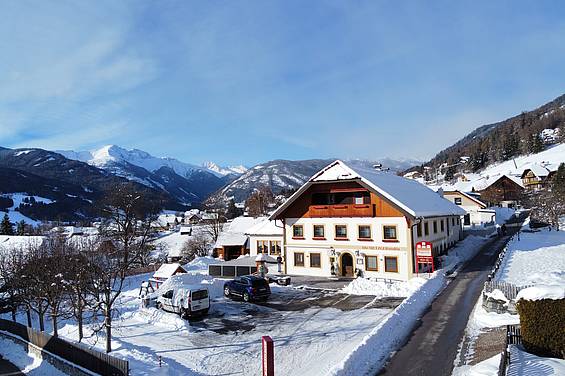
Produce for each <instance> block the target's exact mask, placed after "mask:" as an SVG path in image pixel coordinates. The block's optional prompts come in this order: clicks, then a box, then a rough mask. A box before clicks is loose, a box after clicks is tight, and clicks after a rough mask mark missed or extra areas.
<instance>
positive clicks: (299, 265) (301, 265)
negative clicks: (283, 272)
mask: <svg viewBox="0 0 565 376" xmlns="http://www.w3.org/2000/svg"><path fill="white" fill-rule="evenodd" d="M292 254H293V257H292V258H293V261H294V263H293V265H294V266H295V267H301V268H302V267H304V266H305V260H304V252H293V253H292ZM298 255H301V256H302V264H297V263H296V256H298Z"/></svg>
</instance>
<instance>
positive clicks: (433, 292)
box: [330, 236, 488, 376]
mask: <svg viewBox="0 0 565 376" xmlns="http://www.w3.org/2000/svg"><path fill="white" fill-rule="evenodd" d="M487 240H488V238H483V237H479V236H468V237H467V238H465V239H464V240H463V241H461V242H460V243H458V244H457V246H456V247H455V248H453V249H452V250H451V251H450V252H449V255H448V256H447V257H446V258H445V260H444V268H442V269H440V270H436V271H435V272H434V273H432V274H431V275H429V277H428V279H425V278H417V280H416V281H415V282H412V281H408V282H399V284H405V287H404V288H403V289H404V291H405V292H408V291H409V290H410V289H414V290H413V291H412V294H411V295H408V298H407V299H406V300H404V301H403V302H402V303H401V304H400V305H399V306H398V307H397V308H396V309H395V310H394V312H393V313H392V314H391V315H388V316H387V318H386V319H385V320H383V321H382V322H381V323H380V324H379V325H378V326H376V327H375V328H374V329H373V330H372V331H371V333H369V334H368V335H367V336H366V337H365V338H364V339H363V341H362V342H361V344H360V345H359V346H357V348H355V350H354V351H353V352H351V353H350V354H349V355H348V356H347V357H346V358H345V359H344V360H343V361H341V362H339V363H338V364H337V365H336V366H335V367H333V368H332V370H331V372H330V374H331V375H335V376H347V375H367V374H375V373H377V372H378V371H379V369H381V368H382V367H383V366H384V364H385V363H386V361H387V359H388V357H389V356H390V354H391V353H392V352H394V351H396V350H398V349H399V348H400V347H401V346H402V344H403V343H404V341H405V340H406V338H407V337H408V336H409V335H410V333H411V332H412V328H413V327H414V325H416V323H417V320H418V319H419V318H420V317H421V316H422V315H423V314H424V312H425V311H426V309H427V308H428V306H429V305H430V304H431V303H432V302H433V300H434V299H435V297H436V296H437V294H439V293H440V292H441V291H442V290H443V289H444V288H445V286H446V285H447V281H446V277H445V272H446V271H447V270H451V269H453V268H455V267H456V266H458V265H460V264H462V263H464V262H466V261H468V260H470V259H471V258H473V257H474V256H475V255H476V254H477V252H478V251H479V250H480V249H481V247H482V246H483V245H484V244H485V243H486V242H487ZM372 282H373V281H370V283H365V282H361V281H358V279H357V280H355V281H353V282H352V283H351V284H350V285H348V286H346V287H345V289H349V290H351V291H366V292H367V293H370V292H373V293H374V295H377V296H385V295H384V294H386V293H389V292H392V293H396V292H397V291H399V290H400V289H401V288H400V287H399V286H398V285H397V286H396V287H395V288H394V289H387V288H386V287H384V286H382V285H380V284H373V283H372Z"/></svg>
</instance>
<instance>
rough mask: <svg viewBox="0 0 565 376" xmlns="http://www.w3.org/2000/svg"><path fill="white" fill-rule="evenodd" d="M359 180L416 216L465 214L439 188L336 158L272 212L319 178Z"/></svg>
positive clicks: (323, 180) (321, 179)
mask: <svg viewBox="0 0 565 376" xmlns="http://www.w3.org/2000/svg"><path fill="white" fill-rule="evenodd" d="M352 180H357V181H360V182H361V183H363V184H365V185H366V186H367V187H368V188H370V189H372V190H373V191H375V192H376V193H378V194H380V195H381V196H383V197H385V198H387V199H388V200H390V201H391V202H392V203H393V204H395V205H397V206H398V207H399V208H401V209H402V210H403V211H405V212H406V213H408V214H410V215H412V216H413V217H433V216H442V215H465V213H466V212H465V210H463V209H461V208H460V207H459V206H457V205H455V204H453V203H451V202H449V201H448V200H446V199H444V198H443V197H441V196H439V195H438V194H437V193H436V192H434V191H432V190H431V189H429V188H428V187H426V186H424V185H423V184H420V183H418V182H417V181H414V180H410V179H406V178H404V177H400V176H397V175H394V174H392V173H387V172H383V171H377V170H373V169H368V168H362V167H350V166H348V165H346V164H345V163H344V162H342V161H340V160H337V161H335V162H333V163H331V164H329V165H328V166H327V167H325V168H324V169H322V170H321V171H320V172H318V173H317V174H316V175H314V176H313V177H312V178H311V179H310V180H309V181H308V182H307V183H306V184H304V185H303V186H302V187H301V188H300V189H299V190H298V191H297V192H295V194H294V195H292V196H291V197H290V198H289V199H288V200H287V201H286V202H285V203H284V204H283V205H281V206H280V207H279V208H278V209H277V210H276V211H275V212H274V213H273V214H272V215H271V217H270V218H271V219H274V218H276V217H277V216H278V215H279V214H280V213H282V212H283V211H284V210H285V209H286V208H287V207H288V206H290V204H291V203H292V202H293V201H294V200H295V199H296V198H297V197H298V196H300V194H302V193H303V192H304V191H305V190H306V189H307V188H308V187H309V186H310V185H312V184H314V183H316V182H334V181H352Z"/></svg>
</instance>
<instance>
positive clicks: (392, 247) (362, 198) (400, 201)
mask: <svg viewBox="0 0 565 376" xmlns="http://www.w3.org/2000/svg"><path fill="white" fill-rule="evenodd" d="M465 214H466V212H465V211H464V210H463V209H461V208H460V207H459V206H457V205H455V204H453V203H451V202H449V201H448V200H446V199H444V198H442V197H441V196H440V195H438V194H437V193H435V192H434V191H432V190H431V189H429V188H427V187H425V186H424V185H422V184H420V183H418V182H416V181H413V180H409V179H405V178H403V177H399V176H396V175H394V174H392V173H386V172H381V171H376V170H374V169H367V168H353V167H350V166H348V165H346V164H345V163H344V162H342V161H339V160H338V161H335V162H333V163H331V164H330V165H328V166H327V167H325V168H324V169H322V170H321V171H320V172H318V173H317V174H315V175H314V176H313V177H312V178H311V179H310V180H309V181H307V182H306V183H305V184H304V185H303V186H302V187H301V188H300V189H299V190H298V191H296V192H295V193H294V194H293V195H292V196H291V197H290V198H289V199H288V200H287V201H286V202H285V203H284V204H283V205H281V206H280V207H279V208H278V209H277V210H276V211H275V212H274V213H273V214H272V215H271V216H270V219H271V220H276V221H278V223H281V225H282V226H283V227H284V230H283V231H284V232H283V234H284V235H283V258H284V260H285V265H284V267H285V272H286V273H288V274H295V275H312V276H327V277H330V276H334V275H336V276H347V277H353V276H354V275H355V273H356V271H357V273H358V274H362V275H364V276H366V277H381V278H388V279H394V280H408V279H410V278H411V277H412V276H413V275H414V273H415V272H417V271H419V270H418V268H417V266H416V262H415V245H416V243H417V242H420V241H428V242H431V243H432V244H433V255H434V256H437V255H439V254H442V253H445V252H446V251H447V249H448V248H449V247H451V246H453V245H454V244H455V243H456V242H457V241H458V240H459V239H460V235H461V221H460V217H462V216H463V215H465Z"/></svg>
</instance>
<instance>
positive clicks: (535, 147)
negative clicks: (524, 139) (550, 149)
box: [528, 133, 543, 154]
mask: <svg viewBox="0 0 565 376" xmlns="http://www.w3.org/2000/svg"><path fill="white" fill-rule="evenodd" d="M542 151H543V139H542V138H541V135H540V134H539V133H532V134H531V135H530V138H529V139H528V153H532V154H537V153H539V152H542Z"/></svg>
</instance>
